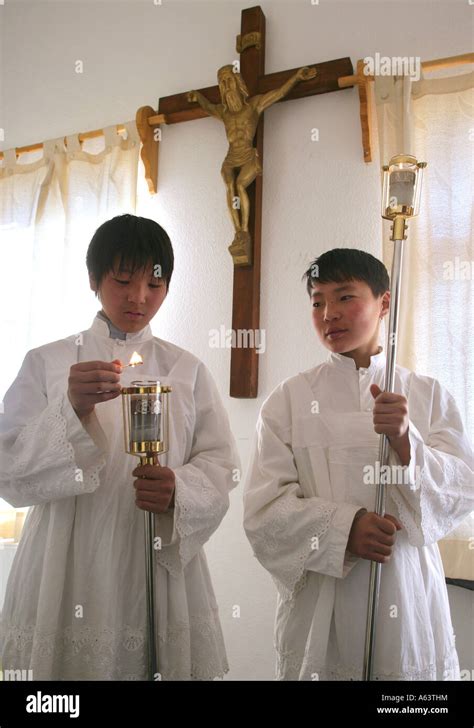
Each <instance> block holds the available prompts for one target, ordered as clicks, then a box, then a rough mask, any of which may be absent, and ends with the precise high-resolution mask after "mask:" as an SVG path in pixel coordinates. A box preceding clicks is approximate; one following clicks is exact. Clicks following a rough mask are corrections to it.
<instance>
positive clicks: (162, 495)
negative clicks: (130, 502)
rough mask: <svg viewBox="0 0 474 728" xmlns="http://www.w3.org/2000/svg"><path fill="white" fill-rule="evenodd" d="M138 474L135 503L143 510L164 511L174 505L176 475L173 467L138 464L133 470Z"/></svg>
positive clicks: (134, 473) (133, 473) (135, 484)
mask: <svg viewBox="0 0 474 728" xmlns="http://www.w3.org/2000/svg"><path fill="white" fill-rule="evenodd" d="M132 475H136V476H137V480H135V481H134V483H133V487H134V488H135V489H136V498H135V505H136V506H137V508H141V509H142V510H143V511H151V512H152V513H164V512H165V511H167V510H168V509H169V508H170V507H171V506H173V505H174V490H175V486H176V483H175V476H174V472H173V471H172V470H171V468H165V467H162V466H161V465H160V464H159V463H158V464H157V465H138V466H137V467H136V468H135V470H134V471H133V472H132Z"/></svg>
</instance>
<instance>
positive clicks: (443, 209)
mask: <svg viewBox="0 0 474 728" xmlns="http://www.w3.org/2000/svg"><path fill="white" fill-rule="evenodd" d="M445 73H446V71H444V72H443V77H440V78H429V79H428V78H426V77H423V76H422V77H421V79H420V80H419V81H417V82H414V81H412V80H411V79H410V78H409V77H400V76H395V77H391V76H376V77H375V83H374V97H375V103H376V110H377V132H378V137H379V151H380V165H382V164H386V163H387V162H388V161H389V160H390V158H391V157H392V156H394V155H395V154H412V155H413V156H415V157H416V158H417V159H418V160H419V161H425V162H427V163H428V167H427V168H426V170H425V175H424V180H423V189H422V199H421V207H420V215H419V217H417V218H415V219H413V220H411V221H409V223H408V236H407V242H406V244H405V261H404V276H403V285H402V294H401V307H400V332H401V336H400V337H399V350H398V362H399V364H401V365H402V366H405V367H407V368H409V369H412V370H414V371H416V372H417V373H419V374H428V375H430V376H433V377H435V378H436V379H438V380H439V381H440V382H441V383H442V384H443V385H444V386H445V387H446V388H447V389H448V390H449V391H450V392H451V394H452V395H453V396H454V397H455V399H456V402H457V404H458V407H459V409H460V411H461V414H462V416H463V419H464V423H465V425H466V428H467V430H468V432H469V434H470V435H471V437H472V434H473V432H474V407H473V405H474V402H473V393H474V338H473V336H472V324H473V298H472V266H473V263H472V259H473V250H472V229H473V209H472V199H473V196H472V192H473V190H472V180H473V171H474V169H473V152H472V149H473V143H474V138H473V134H474V132H473V129H474V93H473V89H474V73H465V72H462V71H461V72H460V73H456V74H454V75H453V70H451V71H448V73H450V75H449V76H446V75H445ZM389 226H390V224H389V223H387V227H386V228H385V229H384V246H383V248H384V262H385V264H386V266H387V268H388V270H389V271H390V268H391V261H392V254H393V243H391V242H390V240H389V235H390V231H389ZM473 526H474V519H473V518H470V519H468V521H466V522H465V523H464V524H463V525H462V526H461V527H460V528H459V529H457V530H456V531H455V532H454V533H453V534H452V535H451V536H450V537H449V538H447V539H445V540H443V541H442V542H441V543H440V544H439V546H440V549H441V553H442V557H443V563H444V566H445V571H446V576H448V577H451V578H458V579H473V578H474V568H473V567H474V563H473V561H474V551H473V550H472V537H473V536H474V529H473ZM470 539H471V540H470Z"/></svg>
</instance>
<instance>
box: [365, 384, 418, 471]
mask: <svg viewBox="0 0 474 728" xmlns="http://www.w3.org/2000/svg"><path fill="white" fill-rule="evenodd" d="M370 393H371V395H372V397H373V398H374V399H375V404H374V409H373V417H374V430H375V432H377V433H378V434H379V435H380V434H384V435H387V437H388V440H389V442H390V446H391V447H392V448H393V449H394V450H395V452H396V453H397V454H398V456H399V458H400V460H401V462H402V465H408V464H409V462H410V440H409V438H408V424H409V415H408V400H407V398H406V397H403V396H402V395H401V394H394V393H392V392H382V390H381V389H380V387H378V386H377V385H376V384H371V385H370Z"/></svg>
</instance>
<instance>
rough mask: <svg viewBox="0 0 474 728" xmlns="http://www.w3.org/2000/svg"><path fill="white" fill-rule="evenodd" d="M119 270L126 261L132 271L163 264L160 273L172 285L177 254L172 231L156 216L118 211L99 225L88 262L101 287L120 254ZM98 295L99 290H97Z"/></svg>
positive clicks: (92, 241)
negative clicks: (158, 221)
mask: <svg viewBox="0 0 474 728" xmlns="http://www.w3.org/2000/svg"><path fill="white" fill-rule="evenodd" d="M117 257H118V258H119V260H118V266H119V270H121V269H123V268H124V267H125V266H126V265H127V266H128V267H129V268H130V272H131V274H133V273H135V271H137V270H143V271H145V270H146V268H147V266H149V265H150V264H152V265H159V266H160V268H159V269H156V270H159V273H160V275H159V277H160V278H163V279H164V280H165V281H166V287H167V288H169V284H170V280H171V275H172V273H173V265H174V255H173V247H172V245H171V240H170V239H169V237H168V233H167V232H166V230H164V229H163V228H162V227H161V225H158V223H157V222H155V221H154V220H149V219H148V218H146V217H137V216H136V215H129V214H125V215H117V216H116V217H113V218H112V219H111V220H107V221H106V222H104V223H103V224H102V225H101V226H100V227H98V228H97V230H96V231H95V233H94V235H93V236H92V240H91V241H90V243H89V247H88V249H87V255H86V264H87V269H88V271H89V273H91V274H92V275H93V277H94V279H95V281H96V284H97V288H99V286H100V284H101V282H102V280H103V278H104V276H106V275H107V273H108V272H109V271H111V270H113V269H114V263H115V261H116V258H117ZM96 295H97V291H96Z"/></svg>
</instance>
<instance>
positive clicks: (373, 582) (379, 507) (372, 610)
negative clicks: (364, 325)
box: [363, 220, 405, 680]
mask: <svg viewBox="0 0 474 728" xmlns="http://www.w3.org/2000/svg"><path fill="white" fill-rule="evenodd" d="M395 222H396V221H395ZM395 231H396V232H399V230H398V225H397V226H395V224H394V233H395ZM404 232H405V221H404V220H403V229H402V230H401V233H402V234H401V236H400V238H401V239H396V240H394V250H393V262H392V276H391V282H390V315H389V326H388V329H389V330H388V335H387V363H386V369H385V386H384V391H385V392H393V386H394V381H395V364H396V358H397V357H396V355H397V334H398V314H399V310H400V287H401V280H402V266H403V242H404ZM397 238H398V236H397ZM388 455H389V442H388V438H387V436H386V435H380V446H379V462H380V469H379V471H378V472H379V473H380V472H382V466H384V465H387V463H388ZM375 513H377V515H379V516H384V515H385V484H384V483H381V482H380V477H379V478H378V482H377V489H376V495H375ZM381 571H382V564H380V563H379V562H378V561H372V562H371V563H370V579H369V598H368V603H367V623H366V632H365V652H364V670H363V680H372V675H373V669H374V653H375V636H376V626H377V610H378V604H379V593H380V576H381Z"/></svg>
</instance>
